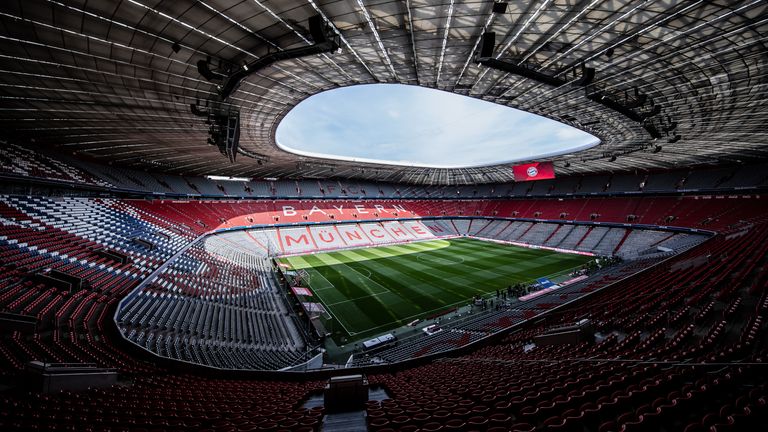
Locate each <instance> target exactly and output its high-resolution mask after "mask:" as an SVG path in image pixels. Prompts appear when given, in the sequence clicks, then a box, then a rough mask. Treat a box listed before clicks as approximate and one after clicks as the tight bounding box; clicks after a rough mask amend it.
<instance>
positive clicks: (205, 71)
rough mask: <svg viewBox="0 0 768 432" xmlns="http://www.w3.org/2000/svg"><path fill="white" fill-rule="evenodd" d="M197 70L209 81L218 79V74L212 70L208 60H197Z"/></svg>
mask: <svg viewBox="0 0 768 432" xmlns="http://www.w3.org/2000/svg"><path fill="white" fill-rule="evenodd" d="M197 71H198V72H200V75H202V76H203V78H205V79H206V80H208V81H214V80H216V79H218V77H216V75H215V74H214V73H213V72H211V68H210V67H209V66H208V61H207V60H198V61H197Z"/></svg>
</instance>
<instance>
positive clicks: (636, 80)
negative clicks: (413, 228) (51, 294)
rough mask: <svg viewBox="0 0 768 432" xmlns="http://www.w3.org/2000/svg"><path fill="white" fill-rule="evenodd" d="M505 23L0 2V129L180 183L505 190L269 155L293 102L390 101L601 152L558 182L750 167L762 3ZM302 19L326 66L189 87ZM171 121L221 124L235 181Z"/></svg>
mask: <svg viewBox="0 0 768 432" xmlns="http://www.w3.org/2000/svg"><path fill="white" fill-rule="evenodd" d="M505 9H506V10H505V11H504V13H495V12H493V10H494V2H493V1H488V0H486V1H453V0H440V1H439V2H438V1H426V0H401V1H375V0H344V1H319V0H280V1H266V0H242V1H225V0H199V1H191V0H187V1H176V0H174V1H157V0H154V1H153V0H124V1H118V2H113V1H85V0H56V1H53V0H24V1H21V0H18V1H4V2H1V3H0V23H1V24H2V28H1V29H0V40H2V42H1V43H0V88H2V91H0V110H2V111H3V114H2V116H0V117H1V118H0V127H2V130H3V132H2V133H3V134H9V135H10V138H12V139H15V140H17V142H21V143H28V142H31V141H32V140H34V141H35V142H36V143H37V144H39V145H44V146H46V147H49V148H54V147H55V148H58V149H59V150H60V151H65V152H67V153H75V154H78V155H80V156H82V157H86V158H93V159H96V160H99V161H101V162H109V163H113V164H116V165H121V166H128V167H134V168H146V169H152V170H160V171H164V172H171V173H180V174H197V175H204V174H223V175H233V176H248V177H310V178H311V177H328V176H341V177H351V178H365V179H378V180H388V181H405V182H412V183H427V184H461V183H476V182H490V181H508V180H511V179H512V177H511V170H510V169H509V167H508V166H506V165H503V166H493V167H483V168H468V169H451V170H446V169H424V168H413V167H391V166H375V165H363V164H360V163H353V162H343V161H339V162H333V161H328V160H324V159H313V158H309V157H301V156H297V155H294V154H290V153H287V152H284V151H282V150H280V149H279V148H278V147H277V146H276V145H275V141H274V135H275V129H276V126H277V124H278V123H279V121H280V119H282V118H283V116H285V114H286V113H287V112H288V111H289V110H290V109H291V108H292V107H293V106H295V105H296V104H297V103H298V102H300V101H302V100H303V99H305V98H307V97H309V96H311V95H313V94H316V93H318V92H321V91H324V90H328V89H332V88H337V87H340V86H347V85H355V84H364V83H385V82H388V83H392V82H397V83H403V84H412V85H420V86H426V87H433V88H438V89H442V90H447V91H452V92H456V93H460V94H464V95H469V96H473V97H478V98H482V99H484V100H488V101H493V102H496V103H500V104H504V105H509V106H512V107H515V108H519V109H523V110H526V111H529V112H533V113H536V114H540V115H544V116H547V117H550V118H553V119H556V120H559V121H561V122H563V123H566V124H570V125H573V126H575V127H578V128H580V129H583V130H585V131H587V132H589V133H591V134H593V135H595V136H597V137H599V138H600V139H601V140H602V141H603V143H602V144H601V145H599V146H597V147H594V148H593V149H590V150H586V151H584V152H580V153H577V154H572V155H563V156H559V157H556V158H554V161H555V166H556V170H557V172H558V175H568V174H579V173H590V172H606V171H624V170H654V169H666V168H674V167H681V166H692V165H699V164H718V163H738V162H748V161H751V160H755V159H764V158H765V157H766V152H768V132H766V124H768V107H767V106H766V100H767V99H768V98H767V96H768V94H766V93H768V92H767V91H766V89H767V87H766V84H767V81H768V80H767V79H766V71H767V70H768V55H766V54H768V49H767V48H766V38H767V37H768V4H766V2H765V1H763V0H753V1H730V0H719V1H647V0H646V1H642V0H634V1H616V0H583V1H579V0H570V1H569V0H534V1H529V2H528V1H510V2H509V3H508V5H507V6H506V8H505ZM313 15H320V16H321V17H322V18H323V20H324V21H325V22H326V23H327V25H329V26H330V32H331V34H333V35H335V37H337V38H338V41H339V44H340V50H338V51H334V52H327V53H323V54H314V55H311V56H308V57H303V58H300V59H293V60H281V61H278V62H275V63H272V64H271V65H269V66H267V67H265V68H263V69H260V70H257V71H251V72H252V73H250V74H249V75H248V76H247V77H246V78H245V79H244V80H243V81H242V83H241V84H240V86H239V87H238V88H237V89H236V90H235V91H234V92H233V93H232V94H231V96H230V97H228V98H227V99H225V100H224V101H220V99H219V95H218V93H217V88H216V83H215V82H209V81H207V80H206V79H205V78H203V77H202V76H201V74H200V73H199V72H198V68H197V63H198V61H199V60H206V58H207V57H209V56H210V58H211V67H212V68H214V69H215V68H217V67H218V66H219V65H220V64H223V65H230V66H232V67H234V68H239V67H242V65H243V64H247V63H251V62H253V61H255V60H258V59H263V58H264V57H265V56H269V55H271V54H274V53H276V52H283V51H284V50H287V49H292V48H299V47H307V46H310V45H312V44H313V38H312V36H311V35H310V31H309V29H308V25H307V21H308V19H309V17H311V16H313ZM484 32H494V33H495V34H496V45H495V47H494V50H493V58H497V59H500V60H502V61H504V62H505V63H506V64H510V65H513V66H514V67H517V68H518V69H516V70H517V71H518V72H516V73H508V72H500V71H498V70H495V69H491V68H489V67H486V66H481V65H478V64H477V63H475V61H474V59H475V58H476V56H477V55H478V54H479V51H480V50H481V36H482V35H483V33H484ZM582 65H585V66H586V67H589V68H594V69H595V77H594V80H592V81H591V83H589V84H588V85H586V86H582V85H579V84H578V83H577V82H575V81H574V80H578V78H579V77H580V76H583V75H584V74H585V72H584V71H583V69H582ZM520 67H523V68H524V72H523V73H520V72H519V70H520ZM523 75H526V76H527V77H524V76H523ZM541 77H545V78H547V79H554V81H555V82H557V81H560V82H564V84H554V85H553V84H552V81H550V82H549V83H547V80H542V79H541ZM191 104H197V105H198V107H200V108H201V109H203V110H205V109H213V107H216V109H218V110H226V109H229V108H231V109H233V110H239V112H240V119H241V122H242V123H241V124H242V128H241V135H240V149H241V152H240V154H239V155H238V156H237V161H236V162H235V163H230V161H229V160H228V159H227V158H226V157H224V156H223V155H222V154H220V153H219V151H218V149H217V148H216V147H214V146H210V145H208V144H206V139H207V138H208V125H207V124H206V123H205V119H203V118H201V117H198V116H196V115H194V114H193V113H192V112H191V111H190V105H191ZM206 104H208V108H206ZM654 135H655V136H657V138H656V139H655V140H654V138H653V136H654ZM670 141H672V142H670ZM657 146H660V147H661V148H659V147H657Z"/></svg>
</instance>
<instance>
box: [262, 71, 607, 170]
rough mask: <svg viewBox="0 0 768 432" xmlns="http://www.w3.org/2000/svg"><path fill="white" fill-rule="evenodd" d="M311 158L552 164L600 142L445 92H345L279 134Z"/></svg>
mask: <svg viewBox="0 0 768 432" xmlns="http://www.w3.org/2000/svg"><path fill="white" fill-rule="evenodd" d="M277 141H278V144H279V145H281V146H282V147H283V148H286V149H289V150H292V151H296V152H300V153H301V152H304V153H305V154H313V155H318V154H321V155H326V156H330V157H340V158H353V159H376V160H382V161H389V162H390V163H404V164H408V165H422V166H440V167H460V166H478V165H492V164H498V163H505V162H509V161H519V160H531V159H537V158H542V159H543V158H546V157H547V156H551V155H554V154H563V153H566V152H569V151H575V150H582V149H584V148H586V147H589V146H592V145H595V144H597V143H599V140H598V139H597V138H595V137H594V136H592V135H590V134H588V133H586V132H583V131H581V130H578V129H575V128H572V127H570V126H568V125H565V124H562V123H559V122H556V121H554V120H550V119H547V118H544V117H539V116H536V115H533V114H530V113H525V112H523V111H519V110H515V109H512V108H509V107H504V106H501V105H497V104H493V103H490V102H486V101H482V100H479V99H475V98H469V97H465V96H461V95H456V94H452V93H448V92H443V91H439V90H433V89H427V88H422V87H415V86H404V85H395V84H379V85H360V86H353V87H344V88H341V89H335V90H331V91H327V92H324V93H320V94H317V95H315V96H312V97H310V98H308V99H306V100H305V101H303V102H301V103H300V104H299V105H297V106H296V107H295V108H294V109H293V110H291V111H290V112H289V113H288V115H287V116H286V117H285V119H283V121H282V122H281V123H280V125H279V126H278V129H277Z"/></svg>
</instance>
